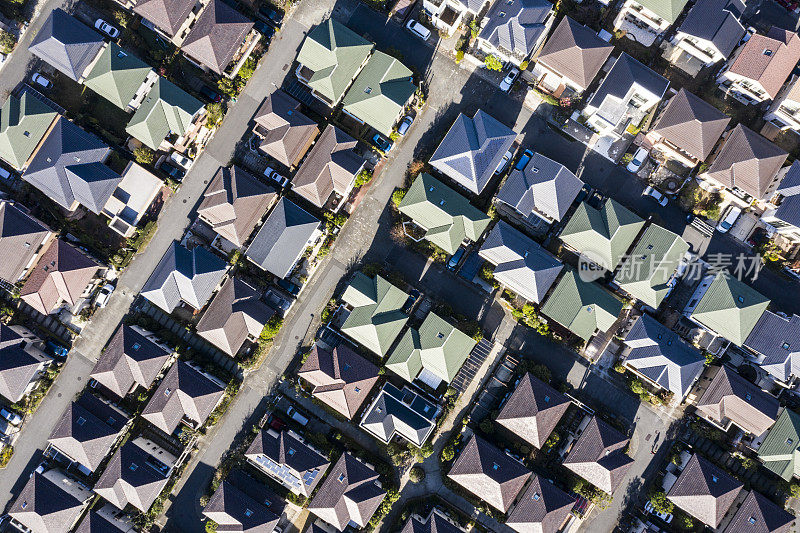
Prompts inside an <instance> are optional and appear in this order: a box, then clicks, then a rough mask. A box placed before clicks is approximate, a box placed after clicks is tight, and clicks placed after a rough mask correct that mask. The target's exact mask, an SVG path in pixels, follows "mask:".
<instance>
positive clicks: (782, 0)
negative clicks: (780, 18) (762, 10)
mask: <svg viewBox="0 0 800 533" xmlns="http://www.w3.org/2000/svg"><path fill="white" fill-rule="evenodd" d="M776 2H778V4H779V5H781V6H782V7H785V8H786V9H788V10H789V11H794V10H795V9H797V6H798V5H800V2H797V1H796V0H776Z"/></svg>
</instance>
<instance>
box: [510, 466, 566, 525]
mask: <svg viewBox="0 0 800 533" xmlns="http://www.w3.org/2000/svg"><path fill="white" fill-rule="evenodd" d="M573 505H575V498H573V497H572V496H570V495H569V494H567V493H566V492H564V491H563V490H561V489H560V488H558V487H556V486H555V485H554V484H553V483H550V480H546V479H545V478H543V477H540V476H537V475H536V474H533V475H532V476H531V482H530V484H529V485H528V488H527V489H525V492H524V493H523V494H522V496H521V497H520V499H519V501H517V504H516V505H515V506H514V508H513V509H512V510H511V513H510V514H509V515H508V520H506V525H507V526H508V527H510V528H511V529H513V530H514V531H518V532H519V533H530V532H538V533H547V532H549V531H562V528H563V527H564V526H565V525H566V522H567V519H568V518H569V517H570V516H572V506H573Z"/></svg>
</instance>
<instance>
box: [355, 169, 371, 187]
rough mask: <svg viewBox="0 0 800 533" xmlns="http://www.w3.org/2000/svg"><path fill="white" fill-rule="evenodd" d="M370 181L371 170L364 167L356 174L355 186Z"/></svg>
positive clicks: (361, 185)
mask: <svg viewBox="0 0 800 533" xmlns="http://www.w3.org/2000/svg"><path fill="white" fill-rule="evenodd" d="M370 181H372V171H371V170H367V169H366V168H365V169H362V170H361V172H359V173H358V175H357V176H356V181H355V187H363V186H364V185H366V184H367V183H369V182H370Z"/></svg>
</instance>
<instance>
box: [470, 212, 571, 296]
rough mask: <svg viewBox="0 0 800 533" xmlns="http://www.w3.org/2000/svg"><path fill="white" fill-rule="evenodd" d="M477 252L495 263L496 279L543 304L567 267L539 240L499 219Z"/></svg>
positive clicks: (494, 276) (494, 273)
mask: <svg viewBox="0 0 800 533" xmlns="http://www.w3.org/2000/svg"><path fill="white" fill-rule="evenodd" d="M478 255H479V256H480V257H481V259H484V260H486V261H488V262H489V263H490V264H492V265H494V272H493V274H492V276H493V278H494V280H495V281H496V282H497V283H500V284H501V285H503V286H505V287H508V288H509V289H510V290H512V291H514V292H515V293H517V294H518V295H519V296H522V297H523V298H525V299H526V300H528V301H530V302H534V303H540V302H541V301H542V300H543V299H544V296H545V294H547V291H549V290H550V287H552V286H553V283H555V281H556V278H557V277H558V274H559V273H560V272H561V270H562V269H563V268H564V265H562V264H561V262H560V261H559V260H558V259H556V258H555V257H553V256H552V255H551V254H550V253H549V252H548V251H547V250H545V249H544V248H542V247H541V246H540V245H539V243H537V242H536V241H534V240H533V239H531V238H530V237H528V236H526V235H524V234H522V233H520V232H519V231H518V230H516V229H514V228H513V227H512V226H511V225H510V224H508V223H506V222H504V221H502V220H500V221H499V222H498V223H497V224H496V225H495V226H494V228H492V231H491V232H490V233H489V236H488V237H486V240H485V241H484V242H483V245H482V246H481V248H480V250H479V251H478Z"/></svg>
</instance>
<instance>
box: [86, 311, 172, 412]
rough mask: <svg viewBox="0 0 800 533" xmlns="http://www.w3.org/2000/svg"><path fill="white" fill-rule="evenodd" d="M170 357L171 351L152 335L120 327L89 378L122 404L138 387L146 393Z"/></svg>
mask: <svg viewBox="0 0 800 533" xmlns="http://www.w3.org/2000/svg"><path fill="white" fill-rule="evenodd" d="M171 355H172V354H171V350H169V349H168V348H166V347H165V346H162V345H161V344H160V342H159V341H158V339H157V338H156V336H155V335H154V334H153V333H150V332H149V331H147V330H144V329H142V328H140V327H139V326H129V325H127V324H122V325H121V326H120V327H119V328H117V331H116V332H114V335H113V336H112V337H111V340H110V341H108V345H106V348H105V350H103V353H102V355H101V356H100V359H99V360H98V361H97V364H95V366H94V369H93V370H92V373H91V374H90V377H91V378H92V379H93V380H94V381H95V382H96V383H97V384H99V385H100V386H102V388H103V392H104V393H105V394H107V395H108V394H109V393H110V396H111V397H112V398H113V399H119V400H121V399H123V398H125V397H126V396H127V395H128V394H130V393H132V392H134V391H135V390H136V389H137V387H142V388H143V389H149V388H150V386H151V385H152V384H153V382H154V381H155V380H156V378H157V377H158V375H159V374H161V372H162V371H163V370H164V367H165V366H167V364H169V362H170V360H171V359H172V358H171ZM90 386H92V387H96V386H97V385H94V384H91V383H90Z"/></svg>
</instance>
